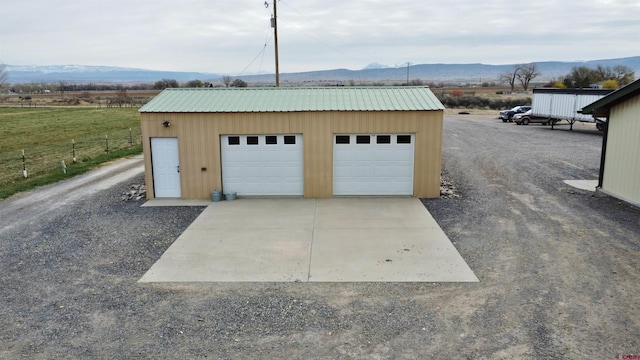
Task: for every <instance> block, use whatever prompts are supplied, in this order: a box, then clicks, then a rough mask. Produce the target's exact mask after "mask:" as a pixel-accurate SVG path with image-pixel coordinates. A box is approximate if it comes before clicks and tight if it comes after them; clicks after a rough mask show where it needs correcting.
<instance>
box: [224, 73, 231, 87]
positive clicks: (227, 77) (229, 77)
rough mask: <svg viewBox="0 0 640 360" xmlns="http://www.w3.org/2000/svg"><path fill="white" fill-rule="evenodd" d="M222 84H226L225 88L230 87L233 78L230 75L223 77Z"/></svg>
mask: <svg viewBox="0 0 640 360" xmlns="http://www.w3.org/2000/svg"><path fill="white" fill-rule="evenodd" d="M222 82H223V83H224V86H226V87H229V85H231V76H229V75H225V76H223V77H222Z"/></svg>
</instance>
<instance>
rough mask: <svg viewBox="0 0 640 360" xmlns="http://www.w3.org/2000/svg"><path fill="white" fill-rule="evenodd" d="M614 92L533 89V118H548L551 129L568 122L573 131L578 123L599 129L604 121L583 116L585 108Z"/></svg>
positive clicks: (602, 90) (590, 116) (603, 90)
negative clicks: (574, 125) (559, 123)
mask: <svg viewBox="0 0 640 360" xmlns="http://www.w3.org/2000/svg"><path fill="white" fill-rule="evenodd" d="M612 91H613V90H606V89H554V88H540V89H533V99H532V101H533V102H532V104H531V109H532V113H531V115H532V118H533V117H538V118H546V119H547V120H548V122H549V124H551V128H552V129H553V126H554V125H556V124H558V122H560V121H563V120H565V121H567V123H569V125H570V128H571V129H572V130H573V124H574V123H575V122H576V121H581V122H589V123H596V126H597V127H598V129H600V128H601V127H602V125H603V122H604V119H598V118H594V117H593V116H592V115H585V114H581V113H579V112H578V111H579V110H582V108H583V107H585V106H587V105H589V104H591V103H593V102H594V101H597V100H599V99H600V98H602V97H604V96H606V95H607V94H609V93H610V92H612Z"/></svg>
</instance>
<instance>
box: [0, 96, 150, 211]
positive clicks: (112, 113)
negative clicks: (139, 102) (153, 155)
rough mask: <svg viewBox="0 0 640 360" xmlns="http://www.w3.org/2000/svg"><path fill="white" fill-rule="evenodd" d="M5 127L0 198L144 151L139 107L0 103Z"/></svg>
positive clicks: (0, 140)
mask: <svg viewBox="0 0 640 360" xmlns="http://www.w3.org/2000/svg"><path fill="white" fill-rule="evenodd" d="M0 129H2V130H1V131H0V199H1V198H6V197H7V196H10V195H12V194H14V193H16V192H19V191H24V190H27V189H29V188H32V187H34V186H38V185H42V184H46V183H49V182H53V181H57V180H59V179H62V178H65V177H69V176H72V175H75V174H78V173H82V172H84V171H87V170H89V169H91V168H93V167H95V166H97V165H98V164H100V163H101V162H105V161H109V160H111V159H114V158H118V157H121V156H125V155H127V154H135V153H140V152H141V145H140V115H139V113H138V109H137V108H102V109H96V108H0ZM74 149H75V150H74ZM23 150H24V162H23V156H22V154H23ZM74 154H75V159H76V161H75V162H74ZM62 161H64V163H65V166H66V174H65V173H64V172H63V169H62V163H61V162H62ZM23 165H24V167H25V168H26V170H27V175H28V177H27V178H26V179H25V178H24V176H23Z"/></svg>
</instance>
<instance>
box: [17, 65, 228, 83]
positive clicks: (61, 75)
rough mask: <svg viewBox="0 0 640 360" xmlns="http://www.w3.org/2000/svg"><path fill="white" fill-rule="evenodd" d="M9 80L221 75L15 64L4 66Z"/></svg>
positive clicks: (181, 78)
mask: <svg viewBox="0 0 640 360" xmlns="http://www.w3.org/2000/svg"><path fill="white" fill-rule="evenodd" d="M7 70H8V71H9V82H10V83H33V82H44V83H56V82H59V81H67V82H75V83H89V82H95V83H119V82H138V83H148V82H156V81H158V80H162V79H174V80H177V81H181V82H182V81H189V80H196V79H199V80H202V81H205V80H211V79H218V78H220V77H221V76H222V75H219V74H205V73H198V72H179V71H156V70H146V69H135V68H123V67H113V66H86V65H51V66H38V65H28V66H18V65H7Z"/></svg>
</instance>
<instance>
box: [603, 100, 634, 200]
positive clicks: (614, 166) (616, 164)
mask: <svg viewBox="0 0 640 360" xmlns="http://www.w3.org/2000/svg"><path fill="white" fill-rule="evenodd" d="M609 118H610V119H609V130H608V131H609V135H608V136H609V137H608V139H607V151H606V159H605V166H604V175H603V179H602V180H603V182H602V188H603V189H604V190H605V191H607V192H608V193H610V194H611V195H614V196H617V197H620V198H621V199H624V200H627V201H630V202H632V203H636V204H640V96H635V97H633V98H631V99H629V100H626V101H624V102H621V103H620V104H618V105H615V106H614V107H613V108H612V109H611V114H610V117H609Z"/></svg>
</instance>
